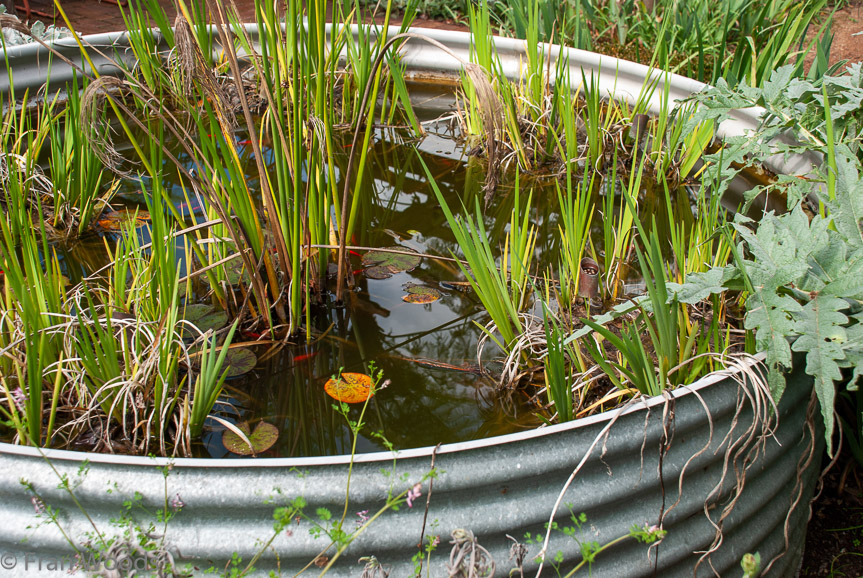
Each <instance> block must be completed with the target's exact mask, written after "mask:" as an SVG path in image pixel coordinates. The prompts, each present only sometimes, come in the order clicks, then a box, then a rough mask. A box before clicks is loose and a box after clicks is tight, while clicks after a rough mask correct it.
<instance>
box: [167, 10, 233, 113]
mask: <svg viewBox="0 0 863 578" xmlns="http://www.w3.org/2000/svg"><path fill="white" fill-rule="evenodd" d="M174 43H175V49H174V52H173V55H172V57H171V59H170V60H169V62H168V64H169V66H171V67H172V68H174V69H175V70H176V71H177V72H178V73H179V75H180V83H181V88H182V90H183V93H184V95H185V96H186V97H187V98H191V97H192V96H193V95H194V89H195V86H198V87H200V89H201V91H202V92H203V93H204V97H205V98H206V99H207V100H209V102H210V103H211V104H212V105H213V108H214V109H215V112H216V115H217V116H218V117H219V122H220V123H222V125H223V126H225V127H233V126H234V124H235V123H236V118H235V117H234V112H233V109H232V108H231V107H230V106H229V104H228V98H227V96H226V95H225V92H224V91H223V90H222V88H221V87H220V86H219V83H218V82H216V76H215V75H214V74H213V70H212V69H211V68H210V67H209V66H208V65H207V61H206V59H205V58H204V53H203V52H202V51H201V47H200V46H199V45H198V42H197V40H196V38H195V35H194V33H193V31H192V27H191V26H190V25H189V22H188V21H187V20H186V19H185V18H184V17H183V15H182V14H177V18H176V19H175V20H174ZM235 82H236V83H237V89H238V90H243V87H242V79H235Z"/></svg>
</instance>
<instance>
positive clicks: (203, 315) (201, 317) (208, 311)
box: [181, 303, 228, 337]
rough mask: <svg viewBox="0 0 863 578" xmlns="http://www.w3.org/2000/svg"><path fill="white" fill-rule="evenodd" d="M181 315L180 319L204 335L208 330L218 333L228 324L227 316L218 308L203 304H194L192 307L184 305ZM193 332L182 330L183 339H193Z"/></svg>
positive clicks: (186, 329)
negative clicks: (191, 324)
mask: <svg viewBox="0 0 863 578" xmlns="http://www.w3.org/2000/svg"><path fill="white" fill-rule="evenodd" d="M181 313H182V316H183V317H182V318H183V319H185V320H186V321H188V322H190V323H193V324H194V325H195V327H197V328H198V329H200V330H201V331H202V332H204V333H206V332H207V331H209V330H211V329H212V330H213V331H218V330H219V329H221V328H222V327H224V326H225V325H227V324H228V314H227V313H225V312H224V311H223V310H221V309H219V308H218V307H213V306H212V305H207V304H204V303H196V304H194V305H186V308H185V310H184V311H182V312H181ZM193 333H194V332H193V331H190V330H189V329H188V328H184V329H183V337H195V335H193Z"/></svg>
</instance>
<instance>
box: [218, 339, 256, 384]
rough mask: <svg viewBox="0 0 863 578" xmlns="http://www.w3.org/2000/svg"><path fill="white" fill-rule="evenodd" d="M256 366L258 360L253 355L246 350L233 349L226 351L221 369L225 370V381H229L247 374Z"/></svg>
mask: <svg viewBox="0 0 863 578" xmlns="http://www.w3.org/2000/svg"><path fill="white" fill-rule="evenodd" d="M257 364H258V358H257V356H256V355H255V354H254V353H252V352H251V351H249V350H248V349H246V348H241V347H233V348H231V349H229V350H228V354H227V355H226V356H225V364H224V365H223V366H222V369H225V368H227V370H228V375H227V379H231V378H232V377H239V376H241V375H245V374H247V373H249V372H250V371H252V370H253V369H255V366H256V365H257Z"/></svg>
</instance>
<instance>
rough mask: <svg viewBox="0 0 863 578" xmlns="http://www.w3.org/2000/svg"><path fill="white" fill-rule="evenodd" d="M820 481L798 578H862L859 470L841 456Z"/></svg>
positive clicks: (862, 497) (862, 498) (861, 473)
mask: <svg viewBox="0 0 863 578" xmlns="http://www.w3.org/2000/svg"><path fill="white" fill-rule="evenodd" d="M825 462H826V459H825ZM824 466H825V467H826V466H827V463H825V464H824ZM823 481H824V487H823V489H822V491H821V495H820V496H818V498H817V499H816V500H815V502H814V503H813V504H812V519H811V520H810V521H809V528H808V532H807V534H806V550H805V551H804V556H803V566H802V567H801V569H800V576H801V577H815V576H831V577H837V578H838V577H840V576H841V577H845V576H847V577H853V578H860V577H861V576H863V471H861V470H860V468H859V466H857V465H856V462H854V461H853V459H852V458H851V456H850V455H849V454H847V453H844V454H841V455H840V456H839V459H838V460H837V463H836V465H835V466H833V468H831V469H830V470H829V471H828V472H827V474H826V475H825V476H824V479H823Z"/></svg>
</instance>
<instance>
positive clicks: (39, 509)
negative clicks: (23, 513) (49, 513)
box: [30, 496, 45, 516]
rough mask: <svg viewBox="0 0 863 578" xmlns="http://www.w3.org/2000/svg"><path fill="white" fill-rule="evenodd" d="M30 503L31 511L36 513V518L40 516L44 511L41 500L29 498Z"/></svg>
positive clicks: (34, 497)
mask: <svg viewBox="0 0 863 578" xmlns="http://www.w3.org/2000/svg"><path fill="white" fill-rule="evenodd" d="M30 503H31V504H33V510H34V511H35V512H36V515H37V516H39V515H41V514H42V512H44V511H45V504H43V503H42V500H40V499H39V498H37V497H36V496H32V497H31V498H30Z"/></svg>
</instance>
